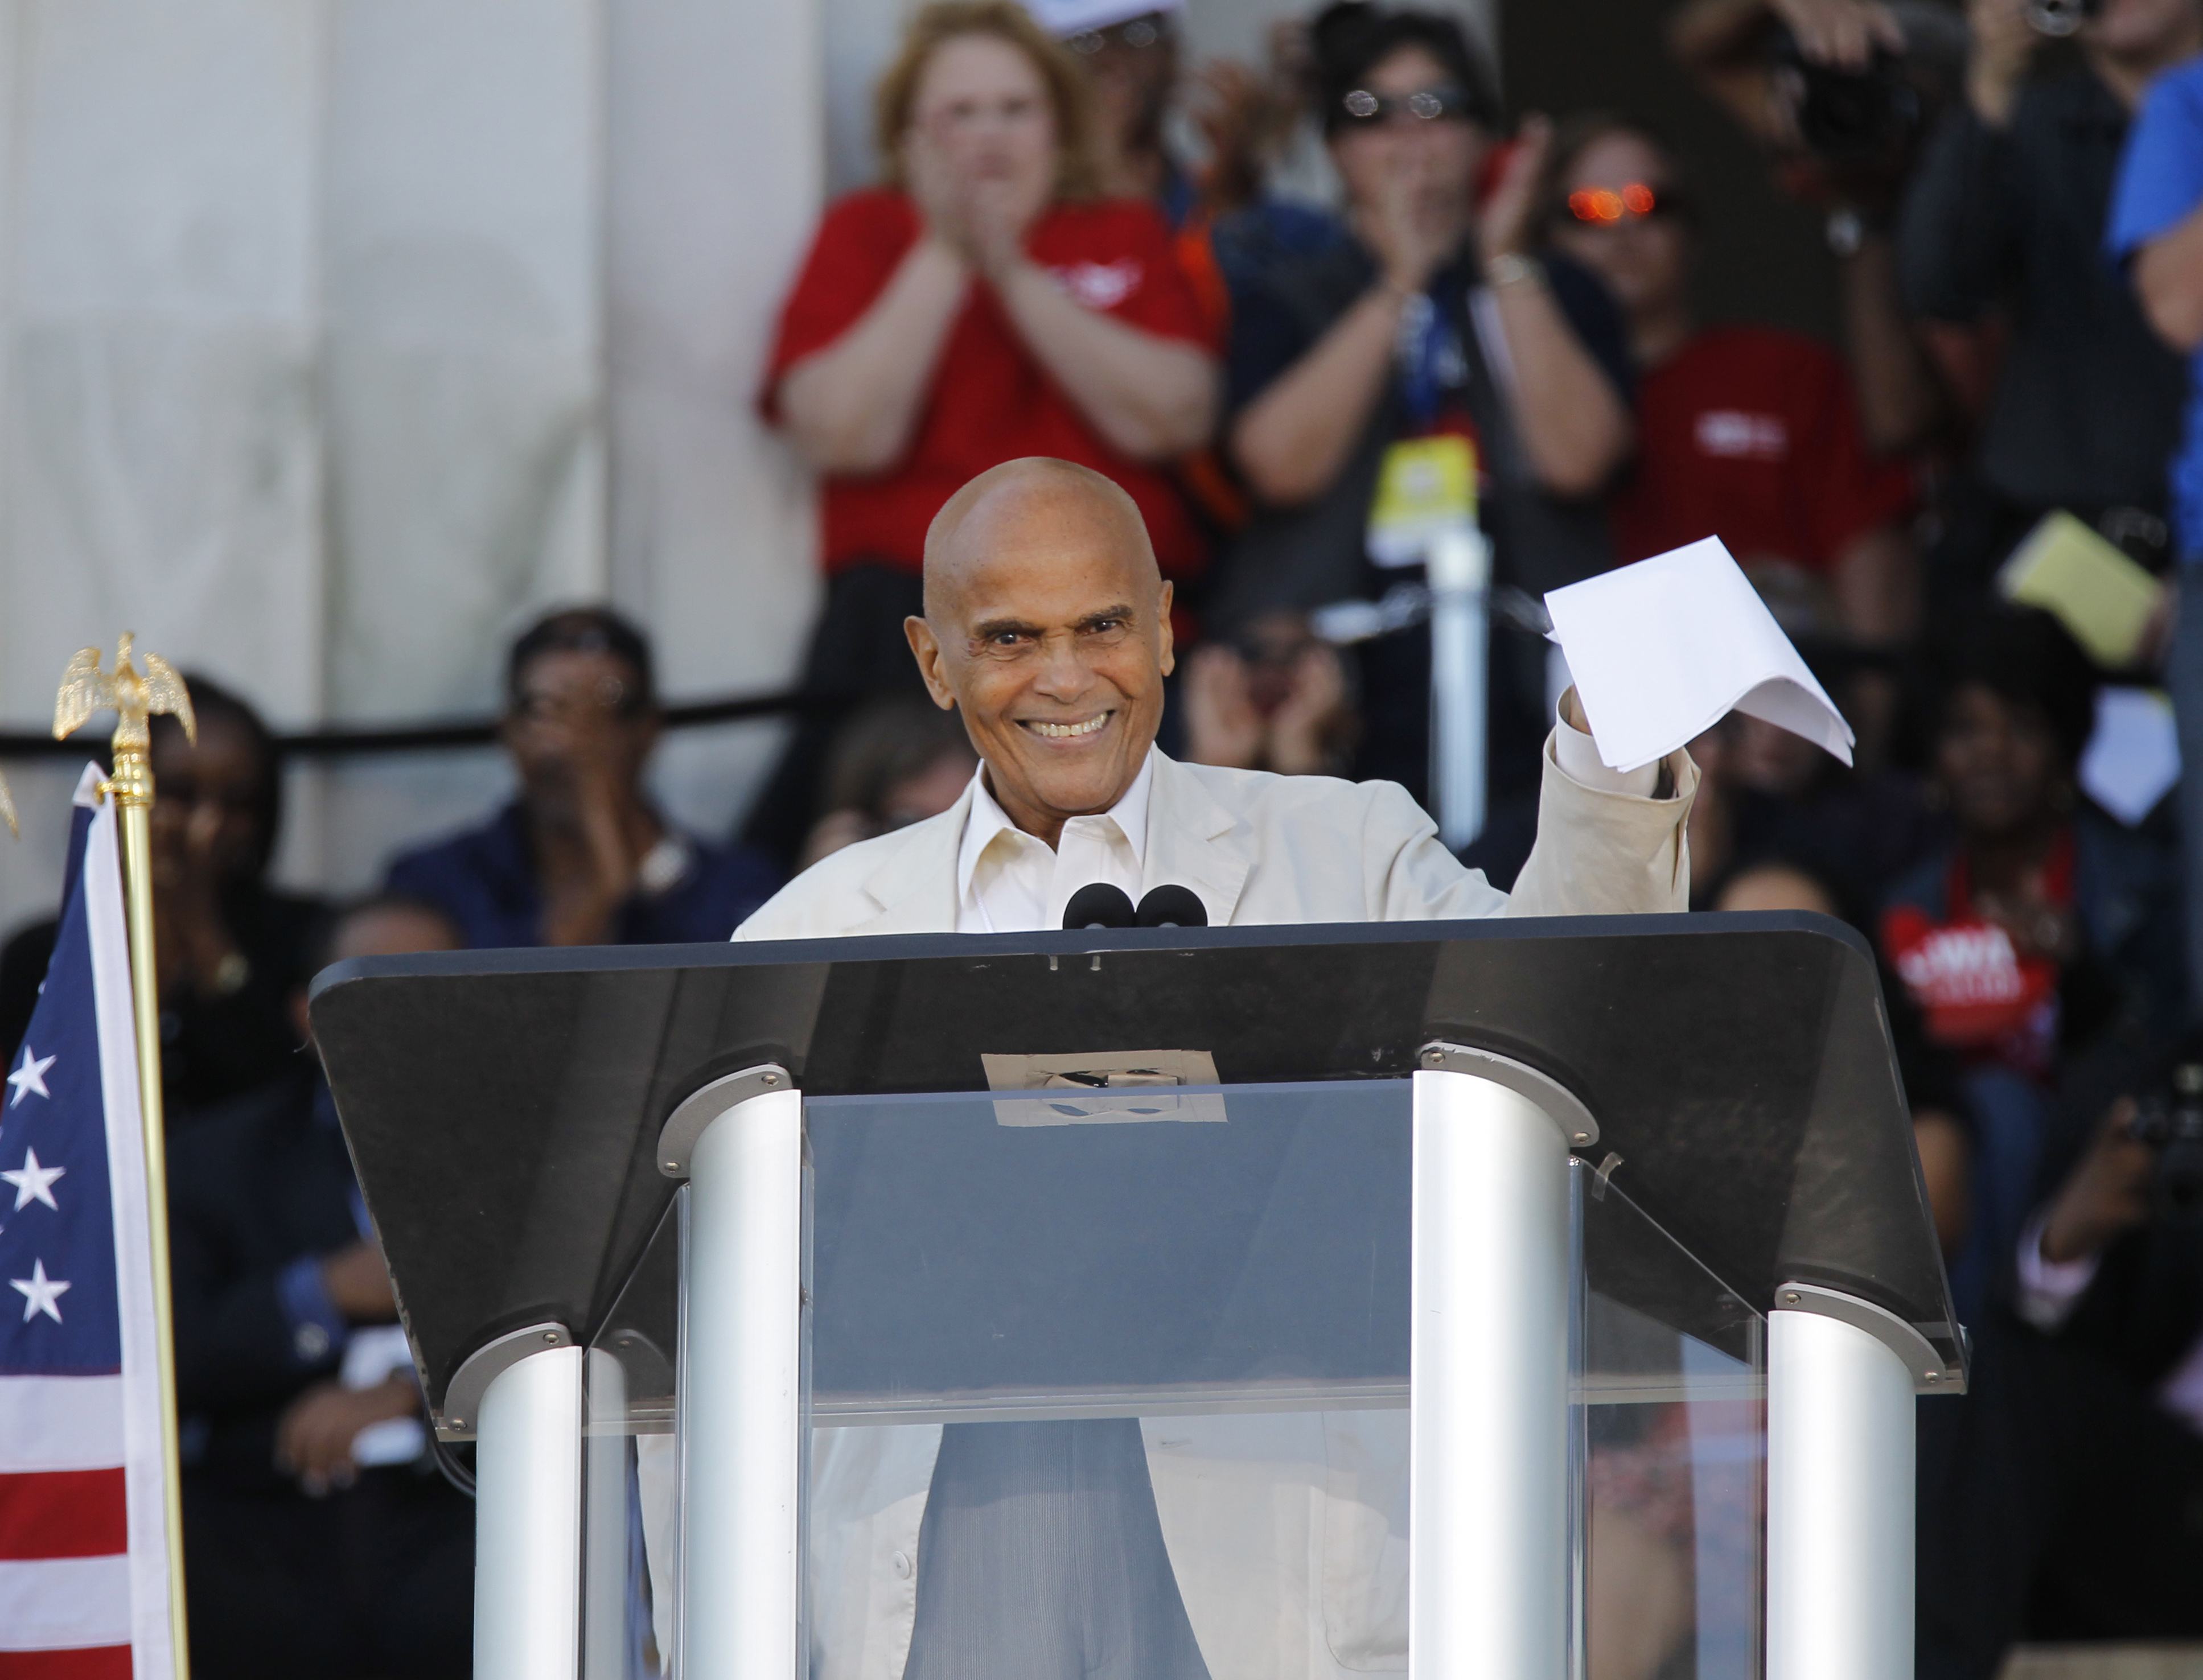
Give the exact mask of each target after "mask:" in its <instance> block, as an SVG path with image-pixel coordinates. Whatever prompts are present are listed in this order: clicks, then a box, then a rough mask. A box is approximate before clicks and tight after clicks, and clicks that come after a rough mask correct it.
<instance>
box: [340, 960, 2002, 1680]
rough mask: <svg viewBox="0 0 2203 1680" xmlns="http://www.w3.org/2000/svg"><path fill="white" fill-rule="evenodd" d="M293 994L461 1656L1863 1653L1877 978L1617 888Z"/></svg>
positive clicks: (861, 1659) (842, 1660)
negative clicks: (315, 1058) (469, 1483)
mask: <svg viewBox="0 0 2203 1680" xmlns="http://www.w3.org/2000/svg"><path fill="white" fill-rule="evenodd" d="M314 1017H315V1025H316V1035H317V1038H318V1040H319V1041H320V1043H321V1045H322V1051H323V1055H324V1058H325V1060H326V1062H327V1064H328V1068H329V1070H330V1075H331V1079H332V1082H333V1085H334V1089H335V1091H336V1094H337V1100H338V1105H339V1109H340V1114H341V1115H342V1117H343V1120H344V1124H345V1127H346V1134H347V1136H348V1138H349V1139H350V1141H351V1147H352V1151H353V1155H354V1158H355V1161H356V1163H357V1165H358V1167H359V1170H360V1173H361V1176H362V1182H363V1188H364V1189H365V1192H366V1195H367V1199H368V1202H369V1208H370V1211H372V1213H373V1214H374V1217H375V1221H376V1223H377V1228H378V1230H379V1231H380V1233H381V1236H382V1239H383V1241H384V1244H385V1247H386V1251H387V1253H388V1255H389V1258H390V1261H391V1264H392V1268H393V1274H394V1276H395V1277H396V1280H397V1282H398V1287H399V1295H400V1299H401V1300H402V1302H403V1303H404V1307H405V1319H406V1323H407V1328H408V1331H409V1333H410V1335H411V1337H412V1339H413V1343H414V1347H415V1351H416V1359H417V1360H418V1362H419V1365H420V1367H421V1370H422V1376H423V1381H424V1384H425V1386H426V1387H427V1389H428V1394H429V1398H430V1403H431V1407H432V1411H433V1412H434V1416H435V1422H436V1424H437V1428H438V1432H439V1435H440V1436H441V1437H442V1438H443V1439H444V1440H446V1441H464V1440H473V1441H475V1442H476V1474H477V1477H478V1483H479V1507H478V1517H479V1536H480V1538H479V1542H478V1563H477V1576H476V1598H477V1653H476V1654H477V1662H476V1673H477V1675H478V1676H481V1677H484V1680H490V1677H503V1676H508V1675H509V1676H514V1677H517V1676H522V1675H525V1676H529V1677H531V1680H538V1677H552V1676H557V1677H582V1680H628V1677H639V1676H643V1675H647V1674H652V1673H660V1674H665V1675H674V1674H679V1675H682V1676H684V1677H688V1680H706V1677H711V1680H719V1677H729V1680H732V1677H742V1680H749V1677H753V1676H757V1677H763V1676H770V1677H772V1680H788V1677H793V1676H804V1675H809V1676H814V1677H817V1680H844V1677H847V1680H860V1677H861V1680H895V1677H898V1676H906V1675H907V1676H908V1677H909V1680H939V1677H942V1676H951V1675H953V1676H955V1677H957V1680H984V1677H990V1676H1001V1677H1004V1680H1009V1677H1016V1680H1052V1677H1056V1676H1063V1677H1069V1676H1072V1675H1078V1676H1086V1675H1093V1676H1097V1677H1101V1676H1107V1677H1123V1680H1136V1677H1137V1680H1178V1677H1184V1680H1195V1677H1200V1676H1208V1677H1212V1680H1240V1677H1249V1680H1252V1677H1258V1676H1259V1677H1304V1676H1305V1677H1333V1676H1336V1677H1342V1680H1343V1677H1346V1676H1350V1675H1362V1674H1384V1673H1409V1672H1413V1673H1415V1674H1416V1675H1419V1676H1441V1675H1443V1676H1448V1677H1451V1676H1456V1675H1457V1676H1462V1677H1477V1680H1484V1677H1510V1680H1512V1677H1521V1680H1533V1677H1535V1680H1563V1677H1589V1680H1638V1677H1642V1680H1656V1677H1658V1680H1666V1677H1674V1676H1680V1675H1696V1676H1698V1677H1701V1680H1729V1677H1734V1680H1745V1677H1756V1676H1759V1675H1763V1674H1764V1675H1768V1676H1773V1677H1778V1680H1801V1677H1820V1676H1823V1675H1825V1676H1828V1677H1834V1676H1837V1675H1846V1676H1864V1675H1873V1676H1876V1677H1881V1676H1888V1675H1895V1674H1903V1673H1909V1672H1910V1670H1911V1594H1912V1581H1911V1533H1912V1504H1911V1488H1912V1461H1911V1452H1912V1446H1911V1440H1912V1436H1911V1431H1912V1407H1913V1405H1914V1400H1915V1396H1916V1395H1917V1394H1934V1393H1937V1392H1954V1391H1956V1390H1958V1389H1959V1388H1962V1387H1963V1383H1964V1347H1963V1341H1962V1338H1961V1337H1960V1336H1959V1334H1958V1330H1957V1329H1956V1327H1955V1326H1954V1325H1953V1324H1952V1323H1951V1318H1950V1312H1949V1309H1948V1300H1947V1293H1946V1289H1945V1286H1944V1282H1943V1277H1942V1273H1941V1268H1940V1259H1938V1257H1937V1254H1936V1251H1935V1247H1934V1239H1933V1236H1932V1231H1931V1229H1930V1227H1929V1224H1928V1217H1927V1213H1926V1211H1925V1202H1924V1196H1923V1195H1922V1191H1921V1188H1920V1183H1919V1179H1918V1173H1917V1164H1916V1162H1915V1160H1914V1158H1913V1155H1912V1151H1911V1131H1910V1124H1909V1120H1908V1118H1907V1116H1906V1112H1905V1105H1904V1102H1903V1096H1902V1093H1901V1090H1899V1088H1898V1085H1897V1082H1896V1076H1895V1070H1894V1065H1893V1058H1892V1056H1891V1052H1890V1050H1889V1046H1888V1043H1887V1029H1886V1025H1885V1023H1884V1021H1883V1018H1882V1016H1881V1008H1880V999H1879V996H1878V993H1876V991H1875V980H1874V972H1873V967H1872V964H1871V961H1870V959H1869V958H1868V956H1867V955H1866V953H1865V952H1864V951H1863V948H1862V947H1860V946H1859V945H1858V944H1857V940H1856V939H1855V938H1854V937H1853V936H1852V935H1851V934H1849V933H1848V932H1847V931H1846V930H1844V929H1841V928H1838V927H1837V926H1836V924H1834V923H1825V922H1821V921H1819V920H1818V919H1816V918H1810V917H1722V918H1719V919H1718V920H1715V919H1710V918H1690V917H1643V918H1631V919H1627V920H1604V919H1591V918H1586V919H1581V920H1574V921H1569V922H1549V923H1535V922H1527V921H1526V922H1521V923H1508V922H1499V923H1466V924H1419V925H1414V926H1405V927H1403V926H1397V925H1395V926H1387V927H1377V928H1371V927H1355V928H1277V929H1218V930H1206V929H1203V930H1183V931H1182V930H1176V929H1171V930H1161V931H1158V932H1153V933H1129V934H1095V933H1089V934H1060V935H1057V934H1048V935H1031V936H1022V937H1005V938H1000V939H994V938H989V939H983V940H975V939H969V938H965V939H941V938H925V939H893V940H842V941H834V942H830V943H822V944H812V945H802V946H729V947H728V948H726V949H725V950H724V951H722V950H719V949H718V948H712V949H708V950H702V951H699V950H697V949H694V948H688V947H683V948H681V949H678V950H671V949H668V950H653V951H629V952H568V953H563V954H562V956H561V957H560V958H552V957H550V956H548V955H546V954H543V953H518V952H515V953H495V952H493V953H470V954H465V955H452V956H441V957H431V958H418V959H410V960H402V961H401V960H387V961H376V962H371V963H362V964H351V965H346V967H343V968H340V969H339V970H332V971H330V973H329V974H328V975H326V976H323V977H322V981H320V982H319V983H318V985H317V989H316V999H315V1004H314Z"/></svg>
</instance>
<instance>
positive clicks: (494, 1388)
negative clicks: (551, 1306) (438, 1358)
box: [452, 1325, 582, 1680]
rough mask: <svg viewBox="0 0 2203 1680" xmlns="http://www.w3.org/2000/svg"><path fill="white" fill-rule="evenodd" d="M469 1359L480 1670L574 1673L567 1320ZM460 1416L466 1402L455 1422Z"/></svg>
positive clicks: (578, 1547) (572, 1359)
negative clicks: (479, 1378) (476, 1377)
mask: <svg viewBox="0 0 2203 1680" xmlns="http://www.w3.org/2000/svg"><path fill="white" fill-rule="evenodd" d="M475 1359H476V1361H477V1362H478V1363H476V1364H475V1371H477V1372H479V1373H482V1374H484V1375H487V1382H486V1383H485V1384H484V1386H483V1387H481V1389H480V1390H479V1394H480V1400H479V1401H478V1402H473V1401H464V1400H463V1401H462V1402H461V1404H463V1405H465V1406H467V1408H468V1410H469V1411H471V1412H473V1413H474V1417H473V1418H472V1423H473V1425H474V1429H475V1661H474V1672H475V1680H572V1677H573V1676H574V1674H575V1672H576V1665H578V1663H579V1661H580V1659H581V1646H580V1630H581V1616H582V1350H581V1349H580V1348H579V1347H575V1346H573V1344H572V1341H571V1340H570V1338H569V1337H568V1336H567V1335H566V1334H565V1332H564V1330H563V1329H560V1328H558V1326H555V1325H542V1326H537V1327H534V1328H531V1329H525V1330H518V1331H515V1332H514V1333H513V1334H512V1335H509V1336H505V1337H503V1338H500V1340H499V1342H498V1343H494V1344H493V1345H492V1346H491V1347H488V1348H485V1349H484V1350H482V1352H481V1353H479V1354H477V1355H476V1356H475ZM461 1386H462V1385H461V1384H460V1383H459V1382H457V1381H455V1382H454V1384H453V1387H454V1388H455V1389H456V1388H461ZM467 1386H468V1387H471V1384H469V1385H467ZM464 1420H465V1413H464V1412H462V1413H461V1414H460V1416H459V1417H458V1418H454V1419H453V1420H452V1421H453V1422H454V1423H455V1424H458V1423H462V1422H464Z"/></svg>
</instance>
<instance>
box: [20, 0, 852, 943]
mask: <svg viewBox="0 0 2203 1680" xmlns="http://www.w3.org/2000/svg"><path fill="white" fill-rule="evenodd" d="M818 54H819V47H818V29H817V27H816V21H815V15H814V8H813V7H812V5H811V4H808V3H806V0H652V3H649V4H647V5H646V4H637V5H626V6H614V5H611V4H608V3H606V0H192V3H191V4H189V5H179V4H176V3H174V0H0V718H4V719H5V721H6V722H8V723H9V724H10V725H14V726H21V725H24V724H32V725H35V724H36V723H38V722H39V721H41V720H42V719H44V717H46V716H48V715H50V708H51V704H52V696H53V689H54V685H55V682H56V680H57V678H58V676H59V675H60V671H61V667H62V662H63V660H64V659H65V658H66V657H68V654H69V653H70V652H71V651H74V649H75V648H77V647H79V646H80V645H84V644H85V643H86V642H90V641H95V640H97V641H99V642H101V643H103V644H106V645H111V644H112V641H113V639H114V636H115V633H116V632H117V631H119V630H121V629H123V628H133V629H135V630H136V631H137V632H138V633H139V636H140V637H141V639H142V640H143V641H144V643H145V645H147V646H149V647H151V648H153V649H155V650H157V651H160V652H162V653H164V654H167V655H168V657H171V658H173V659H174V660H176V661H177V662H178V663H186V664H192V665H197V666H199V667H202V668H204V669H207V670H209V671H210V672H212V673H214V674H215V675H219V676H221V677H222V678H223V679H225V680H227V681H230V682H232V683H233V684H234V685H235V686H236V687H239V688H241V689H243V690H245V691H246V692H247V693H250V694H251V695H252V696H253V697H254V698H255V699H257V700H258V701H260V702H261V703H262V704H263V705H264V706H265V708H266V710H268V711H269V715H270V716H271V717H272V718H273V719H274V720H275V722H277V723H278V724H279V725H286V726H298V725H304V724H310V723H312V722H317V721H320V720H322V719H335V720H340V721H351V722H383V721H394V720H402V719H406V718H417V717H433V716H446V715H448V714H450V713H452V712H454V711H458V712H468V711H477V710H482V709H485V708H487V707H488V706H489V705H491V704H493V701H494V699H495V696H496V687H497V678H498V667H499V654H500V652H501V650H502V648H503V645H504V644H505V640H507V639H508V638H509V636H510V635H511V633H512V631H513V630H514V628H516V627H517V625H518V624H520V623H521V622H523V621H524V620H525V619H527V618H528V617H529V616H531V615H532V614H533V613H535V611H537V610H540V609H541V608H542V607H543V606H545V605H546V604H550V603H552V602H554V601H562V600H569V599H576V598H601V597H604V596H605V595H606V594H610V595H611V596H612V597H613V598H616V599H617V600H619V601H620V602H621V603H622V604H623V605H626V606H628V607H629V608H630V609H631V610H634V611H635V613H636V614H637V615H638V616H640V617H641V618H643V619H644V620H645V621H646V622H648V623H649V624H651V625H652V626H653V627H654V628H656V629H657V630H658V632H659V640H660V646H661V651H662V660H663V670H664V686H665V687H666V689H667V691H668V693H670V694H673V695H676V696H679V695H682V694H689V693H711V692H719V691H723V690H724V689H728V688H760V687H773V686H776V685H777V684H778V683H780V682H782V681H784V680H785V679H786V678H787V677H788V675H790V674H791V673H792V670H793V669H794V654H795V650H796V648H797V647H798V645H800V633H801V630H802V628H803V627H804V625H805V623H806V621H807V617H808V615H809V611H810V607H811V599H812V583H811V577H812V566H811V558H812V554H811V545H812V536H811V522H810V498H809V492H808V487H807V485H806V481H805V480H804V478H803V476H802V475H801V474H800V472H799V471H798V470H797V469H796V468H795V466H794V463H792V462H791V461H789V460H788V458H787V457H786V456H785V454H784V452H783V451H781V449H780V448H779V446H778V445H777V444H776V443H774V442H773V441H772V440H771V439H768V438H767V437H766V436H765V434H764V433H763V432H762V430H761V428H760V427H759V426H758V424H757V423H756V421H755V420H754V418H753V410H752V409H751V406H750V401H749V399H750V396H751V391H752V387H753V386H754V383H755V378H756V367H757V363H758V359H759V357H760V356H761V354H762V348H763V346H762V337H763V334H764V333H765V329H766V327H767V324H768V323H769V321H770V319H771V310H772V309H773V307H774V306H775V304H777V299H778V297H779V294H780V292H781V290H782V288H783V286H784V285H785V283H786V280H787V276H788V273H789V271H790V269H791V268H792V267H793V265H794V262H795V261H796V259H797V257H798V256H799V255H800V250H801V246H802V242H803V240H804V239H806V237H807V236H808V234H809V232H810V229H811V227H812V221H813V220H814V219H815V217H816V215H817V211H818V204H819V201H820V194H821V181H822V178H823V162H822V160H823V155H824V154H823V125H822V122H821V120H820V100H821V95H820V88H821V74H820V70H819V65H818ZM615 509H616V510H617V512H616V513H615ZM769 736H770V731H769V730H750V731H741V730H729V731H720V732H714V734H713V736H712V737H709V738H706V737H699V738H696V739H694V740H684V741H683V742H682V743H681V745H680V746H678V747H677V748H676V750H674V751H673V752H670V753H669V754H668V763H666V764H665V765H664V767H663V771H664V774H663V776H662V780H663V781H664V785H665V787H666V789H667V791H668V793H669V795H670V796H671V802H672V803H673V804H674V805H675V806H676V809H677V810H678V811H680V812H681V814H682V815H683V816H688V818H690V820H692V821H696V822H706V823H710V824H712V825H715V826H724V824H725V823H726V822H728V821H729V819H730V818H731V816H733V814H734V813H735V810H736V809H737V808H738V806H739V805H740V804H741V800H742V798H743V795H744V793H745V792H746V790H747V787H748V785H749V783H750V782H751V781H752V780H753V777H754V774H755V770H756V768H757V766H758V764H759V763H760V762H761V759H762V755H763V754H764V752H765V751H766V750H767V748H768V747H769V746H770V740H769ZM9 775H10V780H11V781H12V782H13V783H14V784H15V789H16V792H17V795H18V798H19V801H20V803H21V805H22V806H23V808H24V813H25V816H26V819H27V822H26V830H27V832H26V837H25V843H24V844H23V845H21V846H15V847H6V846H0V922H4V923H13V922H15V920H17V919H19V918H21V917H23V916H26V915H28V914H33V913H36V912H38V911H40V910H42V909H43V908H44V907H45V906H47V905H50V902H51V899H52V895H53V893H54V891H55V889H56V885H57V883H58V875H59V865H60V836H61V834H62V832H63V829H64V827H65V815H66V811H65V801H66V799H67V790H68V786H69V785H70V784H71V783H72V782H73V781H74V776H73V775H71V774H69V773H68V771H67V770H65V769H63V768H62V767H60V766H57V765H56V766H53V767H50V768H46V769H38V768H33V767H28V766H25V765H22V764H16V765H12V766H9ZM294 781H295V784H296V785H295V786H294V787H293V789H292V792H293V794H294V796H295V797H294V799H293V800H292V821H291V825H290V829H289V832H288V834H287V835H286V846H285V847H284V850H283V853H282V856H281V860H280V864H279V868H280V869H281V873H282V874H284V875H286V876H288V877H289V878H291V879H293V880H296V881H318V882H324V883H327V884H329V885H332V886H334V887H339V888H353V887H363V886H365V885H367V884H369V883H370V882H371V881H372V880H373V878H374V876H375V872H376V871H377V869H379V867H380V864H381V860H382V858H384V856H385V855H386V854H387V851H388V850H389V848H390V847H391V846H393V845H395V844H398V843H400V842H401V841H403V840H406V839H409V838H411V837H414V836H416V835H418V834H422V833H424V832H430V831H433V830H434V829H436V828H442V827H446V826H449V825H451V824H452V823H455V822H461V821H464V820H466V819H467V818H469V817H470V816H472V815H473V814H475V812H476V811H478V810H480V809H481V807H483V806H484V805H486V804H487V802H488V801H490V800H491V799H495V798H497V797H499V794H500V793H501V791H502V787H503V774H502V770H501V769H500V767H499V762H498V760H497V758H496V756H495V755H494V754H493V753H478V754H477V753H470V754H462V755H451V756H446V757H434V758H431V757H420V758H414V759H402V760H387V761H379V762H360V763H353V764H351V765H349V766H347V767H345V768H342V769H331V770H327V771H322V770H316V769H301V770H300V771H298V773H297V774H296V775H295V777H294Z"/></svg>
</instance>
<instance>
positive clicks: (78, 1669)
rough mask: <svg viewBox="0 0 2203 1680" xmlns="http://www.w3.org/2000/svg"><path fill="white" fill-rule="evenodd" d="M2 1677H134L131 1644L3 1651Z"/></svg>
mask: <svg viewBox="0 0 2203 1680" xmlns="http://www.w3.org/2000/svg"><path fill="white" fill-rule="evenodd" d="M0 1680H130V1648H129V1647H128V1646H127V1645H95V1646H93V1647H92V1648H91V1649H89V1650H86V1651H0Z"/></svg>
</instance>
